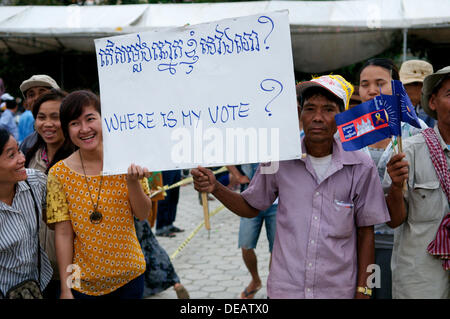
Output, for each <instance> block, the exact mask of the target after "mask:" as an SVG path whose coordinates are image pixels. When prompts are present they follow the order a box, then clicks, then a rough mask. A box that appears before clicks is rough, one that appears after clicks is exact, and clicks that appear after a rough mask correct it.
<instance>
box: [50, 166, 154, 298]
mask: <svg viewBox="0 0 450 319" xmlns="http://www.w3.org/2000/svg"><path fill="white" fill-rule="evenodd" d="M86 177H87V180H88V183H89V190H88V185H87V184H86V180H85V177H84V175H82V174H79V173H77V172H75V171H73V170H72V169H70V168H69V167H68V166H67V165H66V164H65V163H64V161H59V162H58V163H56V164H55V165H54V166H53V167H52V168H51V169H50V171H49V173H48V179H47V223H49V224H52V223H58V222H62V221H67V220H70V221H71V222H72V228H73V231H74V254H73V264H75V265H77V266H78V267H79V268H78V269H79V270H80V272H79V273H80V275H81V276H80V281H79V283H80V285H79V286H78V287H77V286H74V287H72V288H73V289H75V290H77V291H79V292H81V293H83V294H87V295H92V296H100V295H104V294H108V293H111V292H113V291H114V290H116V289H118V288H120V287H122V286H123V285H125V284H127V283H128V282H130V281H131V280H133V279H134V278H136V277H138V276H139V275H141V274H143V273H144V271H145V266H146V264H145V259H144V255H143V253H142V250H141V246H140V244H139V241H138V239H137V236H136V230H135V227H134V217H133V215H132V212H131V206H130V203H129V200H128V189H127V182H126V175H125V174H122V175H113V176H103V181H102V184H103V185H102V187H101V191H100V197H99V200H98V207H97V211H99V212H100V213H101V214H102V215H103V219H102V221H101V222H100V223H99V224H92V223H91V221H90V220H89V215H90V213H91V212H93V211H94V205H95V204H96V203H97V196H98V193H99V189H100V181H101V176H100V175H98V176H89V175H88V176H86ZM141 184H142V187H143V189H144V192H145V193H146V194H147V195H150V190H149V187H148V182H147V179H145V178H144V179H142V180H141ZM74 279H76V278H74Z"/></svg>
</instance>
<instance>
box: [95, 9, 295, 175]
mask: <svg viewBox="0 0 450 319" xmlns="http://www.w3.org/2000/svg"><path fill="white" fill-rule="evenodd" d="M95 47H96V55H97V64H98V73H99V80H100V97H101V104H102V130H103V143H104V146H103V148H104V164H103V165H104V166H103V169H104V173H105V174H121V173H126V171H127V168H128V166H129V165H130V164H131V163H135V164H137V165H141V166H145V167H147V168H148V169H149V170H150V171H160V170H170V169H180V168H192V167H196V166H198V165H203V166H222V165H228V164H241V163H255V162H267V161H277V160H288V159H293V158H300V157H301V148H300V138H299V128H298V116H297V104H296V92H295V78H294V72H293V71H294V67H293V60H292V49H291V38H290V30H289V21H288V12H287V11H278V12H271V13H265V14H260V15H254V16H247V17H239V18H233V19H225V20H221V21H216V22H210V23H204V24H199V25H193V26H185V27H180V28H169V29H168V28H165V29H160V30H155V31H150V32H141V33H136V34H128V35H122V36H115V37H109V38H102V39H96V40H95Z"/></svg>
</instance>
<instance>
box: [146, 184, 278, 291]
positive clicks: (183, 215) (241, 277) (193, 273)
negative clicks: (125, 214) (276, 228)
mask: <svg viewBox="0 0 450 319" xmlns="http://www.w3.org/2000/svg"><path fill="white" fill-rule="evenodd" d="M220 206H221V204H220V202H219V201H217V200H213V201H209V208H210V212H213V211H214V209H216V208H217V207H220ZM201 222H203V210H202V206H201V205H200V204H199V200H198V193H197V192H196V191H195V190H194V188H193V186H192V185H187V186H184V187H181V191H180V201H179V203H178V210H177V219H176V221H175V223H174V224H175V226H177V227H179V228H183V229H185V231H184V232H183V233H178V234H177V236H176V237H174V238H166V237H157V239H158V241H159V243H160V245H161V246H162V247H164V249H165V250H166V252H167V253H168V254H169V256H172V254H173V253H174V252H175V251H176V250H177V249H178V248H179V247H180V245H182V244H183V242H184V241H185V240H186V238H188V237H189V235H190V234H191V233H192V232H193V231H194V230H195V229H196V228H197V226H198V225H199V224H200V223H201ZM210 224H211V231H210V236H209V239H208V231H207V230H206V229H205V228H204V227H202V228H201V229H200V230H199V231H198V232H197V233H196V235H195V236H194V237H193V238H192V239H191V240H190V242H189V243H188V244H187V245H186V246H185V247H184V248H183V249H182V250H181V251H180V252H179V253H178V254H177V256H176V257H175V259H174V260H173V261H172V262H173V265H174V267H175V270H176V272H177V274H178V276H179V277H180V279H181V283H182V284H183V285H184V286H185V287H186V288H187V290H188V291H189V294H190V296H191V298H195V299H237V298H239V294H240V293H241V291H242V290H243V289H244V288H245V287H246V286H247V285H248V284H249V282H250V274H249V273H248V271H247V268H246V267H245V265H244V261H243V260H242V256H241V250H240V249H238V247H237V242H238V232H239V217H238V216H236V215H234V214H233V213H231V212H230V211H229V210H227V209H226V208H224V209H222V210H221V211H220V212H219V213H217V214H216V215H215V216H213V217H211V219H210ZM153 230H154V229H153ZM256 255H257V257H258V270H259V274H260V277H261V280H262V283H263V288H262V289H261V290H260V291H259V292H258V293H257V294H256V296H255V299H265V298H267V295H266V282H267V275H268V267H269V256H270V254H269V249H268V241H267V237H266V232H265V228H263V230H262V232H261V236H260V239H259V242H258V246H257V248H256ZM175 298H177V297H176V294H175V291H174V290H173V289H172V288H169V289H167V290H165V291H163V292H161V293H159V294H157V295H154V296H151V297H149V299H175Z"/></svg>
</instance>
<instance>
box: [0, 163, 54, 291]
mask: <svg viewBox="0 0 450 319" xmlns="http://www.w3.org/2000/svg"><path fill="white" fill-rule="evenodd" d="M27 175H28V182H29V183H30V185H31V187H32V188H33V194H34V196H35V198H36V201H37V206H38V208H39V221H40V222H42V207H43V204H44V203H45V196H46V176H45V174H43V173H41V172H38V171H35V170H30V169H27ZM37 235H38V228H37V221H36V213H35V205H34V201H33V197H32V195H31V189H30V187H28V185H27V184H26V183H25V182H19V183H17V185H16V193H15V195H14V199H13V202H12V205H11V206H9V205H7V204H6V203H4V202H2V201H0V290H1V291H2V293H3V294H6V292H7V291H8V290H9V289H10V288H12V287H14V286H15V285H17V284H19V283H20V282H22V281H24V280H27V279H35V280H36V281H37V280H38V278H39V275H38V260H37V259H38V253H37ZM51 276H52V268H51V266H50V262H49V260H48V258H47V255H46V253H45V252H44V251H43V250H42V249H41V281H40V284H41V289H42V290H43V289H44V288H45V287H46V286H47V284H48V282H49V281H50V278H51Z"/></svg>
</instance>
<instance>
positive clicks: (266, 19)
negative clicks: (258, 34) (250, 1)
mask: <svg viewBox="0 0 450 319" xmlns="http://www.w3.org/2000/svg"><path fill="white" fill-rule="evenodd" d="M258 22H259V23H269V22H270V23H271V24H272V29H270V32H269V33H268V34H267V35H266V37H265V38H264V44H266V41H267V38H268V37H269V35H270V34H271V33H272V31H273V28H274V24H273V21H272V19H271V18H269V17H268V16H260V17H259V18H258ZM266 49H269V46H268V45H267V44H266Z"/></svg>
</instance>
